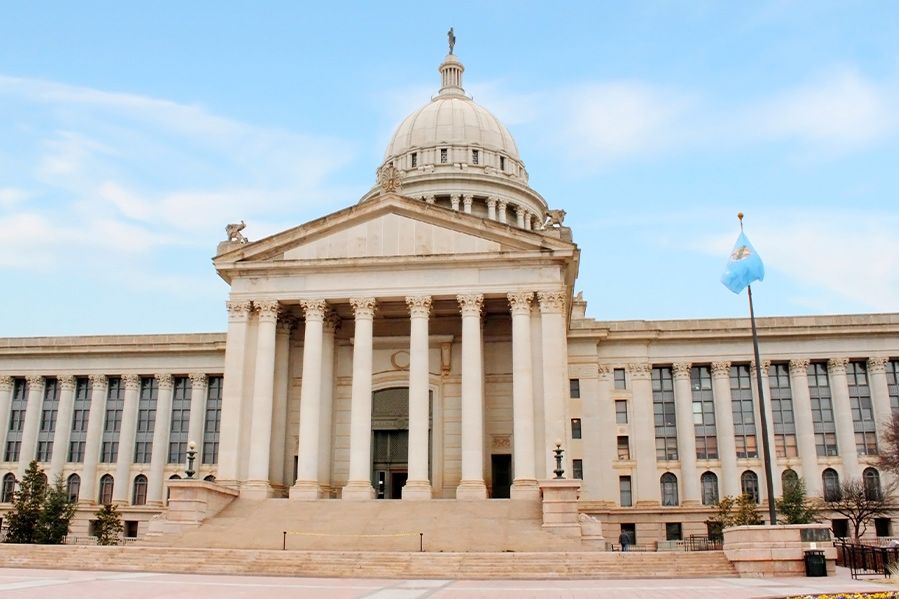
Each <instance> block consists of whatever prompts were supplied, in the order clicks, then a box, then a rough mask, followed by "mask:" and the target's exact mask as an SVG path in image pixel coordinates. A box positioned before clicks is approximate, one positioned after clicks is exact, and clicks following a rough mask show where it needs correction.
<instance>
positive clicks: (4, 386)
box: [0, 375, 14, 460]
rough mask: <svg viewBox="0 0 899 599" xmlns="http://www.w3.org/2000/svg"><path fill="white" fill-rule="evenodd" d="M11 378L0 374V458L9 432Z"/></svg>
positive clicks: (3, 452)
mask: <svg viewBox="0 0 899 599" xmlns="http://www.w3.org/2000/svg"><path fill="white" fill-rule="evenodd" d="M13 383H14V381H13V378H12V377H11V376H7V375H2V376H0V460H2V459H4V456H5V453H6V434H7V432H9V406H10V403H11V402H12V390H13Z"/></svg>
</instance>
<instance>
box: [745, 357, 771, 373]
mask: <svg viewBox="0 0 899 599" xmlns="http://www.w3.org/2000/svg"><path fill="white" fill-rule="evenodd" d="M770 367H771V360H762V376H768V368H770ZM749 371H750V372H751V373H752V375H753V376H755V360H753V361H751V362H750V363H749Z"/></svg>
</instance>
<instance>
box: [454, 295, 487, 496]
mask: <svg viewBox="0 0 899 599" xmlns="http://www.w3.org/2000/svg"><path fill="white" fill-rule="evenodd" d="M456 300H457V301H458V302H459V308H460V309H461V310H462V480H461V482H460V483H459V486H458V487H457V488H456V499H486V498H487V487H486V485H485V484H484V371H483V356H482V351H481V348H482V343H481V308H482V306H483V304H484V296H483V295H481V294H472V295H457V296H456Z"/></svg>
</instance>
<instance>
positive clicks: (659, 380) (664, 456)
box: [652, 366, 677, 461]
mask: <svg viewBox="0 0 899 599" xmlns="http://www.w3.org/2000/svg"><path fill="white" fill-rule="evenodd" d="M652 411H653V419H654V421H655V432H656V459H657V460H660V461H665V460H676V459H677V416H676V414H675V409H674V379H673V378H672V376H671V368H669V367H667V366H666V367H663V368H653V369H652Z"/></svg>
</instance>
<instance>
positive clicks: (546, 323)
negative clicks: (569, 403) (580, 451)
mask: <svg viewBox="0 0 899 599" xmlns="http://www.w3.org/2000/svg"><path fill="white" fill-rule="evenodd" d="M565 298H566V293H565V292H564V291H561V290H560V291H540V292H538V293H537V299H538V300H539V302H540V334H541V338H542V341H543V425H544V435H545V443H544V444H543V445H544V447H546V448H547V449H549V450H551V449H552V448H553V447H555V443H556V441H561V442H562V443H563V444H567V440H568V437H569V434H568V426H567V424H568V423H567V422H566V421H567V418H565V414H566V409H565V408H566V399H567V390H568V343H567V341H568V335H567V331H566V319H565ZM565 453H566V460H565V461H566V464H567V465H566V466H565V470H566V471H568V472H570V471H571V468H570V462H571V457H570V456H571V452H570V451H567V452H565ZM543 457H544V459H545V464H546V470H545V471H544V472H542V473H541V476H545V477H546V478H552V476H553V474H552V470H553V468H554V466H555V461H554V460H553V459H552V458H551V455H544V456H543Z"/></svg>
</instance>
